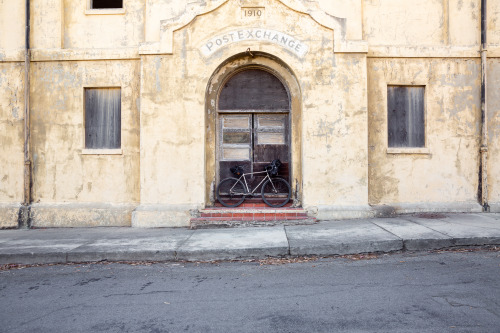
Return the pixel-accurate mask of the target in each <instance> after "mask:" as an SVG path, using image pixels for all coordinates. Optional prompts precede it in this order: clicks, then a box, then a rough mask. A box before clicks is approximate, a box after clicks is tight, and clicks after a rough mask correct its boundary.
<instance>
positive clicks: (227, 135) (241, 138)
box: [222, 132, 250, 144]
mask: <svg viewBox="0 0 500 333" xmlns="http://www.w3.org/2000/svg"><path fill="white" fill-rule="evenodd" d="M222 143H248V144H249V143H250V132H224V134H223V138H222Z"/></svg>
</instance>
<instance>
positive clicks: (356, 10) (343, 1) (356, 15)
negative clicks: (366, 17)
mask: <svg viewBox="0 0 500 333" xmlns="http://www.w3.org/2000/svg"><path fill="white" fill-rule="evenodd" d="M362 2H363V0H319V1H318V3H319V5H320V8H321V9H322V10H324V11H325V12H327V13H328V14H330V15H333V16H337V17H341V18H345V19H346V20H347V24H346V27H347V33H346V38H347V39H353V40H359V39H363V7H362V6H363V3H362Z"/></svg>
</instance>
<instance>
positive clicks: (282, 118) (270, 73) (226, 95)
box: [205, 52, 302, 206]
mask: <svg viewBox="0 0 500 333" xmlns="http://www.w3.org/2000/svg"><path fill="white" fill-rule="evenodd" d="M300 95H301V94H300V88H299V85H298V82H297V80H296V79H295V76H294V75H293V73H292V71H291V70H290V69H289V68H288V67H287V66H286V65H285V64H284V63H283V62H282V61H281V60H280V59H278V58H276V57H274V56H272V55H269V54H266V53H262V52H254V53H253V56H249V55H248V53H244V54H238V55H235V56H234V57H232V58H230V59H228V60H226V61H225V62H224V63H222V64H221V65H220V66H219V67H218V68H217V69H216V70H215V71H214V74H213V75H212V77H211V79H210V81H209V84H208V86H207V92H206V145H205V165H206V169H205V170H206V205H207V206H211V205H213V204H214V203H215V196H214V190H215V188H216V185H217V183H218V182H219V181H220V180H221V179H223V178H226V177H232V176H233V175H232V174H231V172H230V170H229V169H230V167H231V166H233V165H243V166H244V168H245V171H246V172H253V171H259V170H263V168H264V166H265V165H266V164H268V163H269V162H270V161H272V160H273V159H276V158H279V159H280V160H281V161H282V162H283V164H284V165H283V166H282V167H281V169H280V176H281V177H283V178H286V179H287V180H288V181H289V183H290V185H291V186H292V199H293V201H294V204H295V205H297V206H298V205H300V204H301V187H302V186H301V184H302V183H301V181H302V173H301V159H300V157H301V144H300V138H301V114H302V112H301V96H300ZM256 181H258V178H257V179H256ZM257 184H258V182H257V183H254V185H257Z"/></svg>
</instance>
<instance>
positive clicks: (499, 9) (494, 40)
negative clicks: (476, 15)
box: [487, 0, 500, 57]
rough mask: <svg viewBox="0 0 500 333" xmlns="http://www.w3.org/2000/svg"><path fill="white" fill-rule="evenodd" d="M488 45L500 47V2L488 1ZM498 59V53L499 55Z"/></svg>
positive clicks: (496, 0) (495, 0)
mask: <svg viewBox="0 0 500 333" xmlns="http://www.w3.org/2000/svg"><path fill="white" fill-rule="evenodd" d="M487 15H488V24H487V28H488V43H489V44H493V45H495V46H496V48H497V49H498V48H499V47H500V1H498V0H488V7H487ZM497 57H498V53H497Z"/></svg>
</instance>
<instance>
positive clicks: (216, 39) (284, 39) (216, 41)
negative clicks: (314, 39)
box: [200, 12, 308, 58]
mask: <svg viewBox="0 0 500 333" xmlns="http://www.w3.org/2000/svg"><path fill="white" fill-rule="evenodd" d="M242 13H243V12H242ZM245 40H257V41H267V42H270V43H274V44H278V45H280V46H282V47H285V48H287V49H288V50H290V51H292V52H293V53H295V54H296V55H297V56H298V57H300V58H302V57H304V56H305V55H306V53H307V51H308V46H307V44H303V43H301V42H300V41H299V40H297V39H295V38H294V37H293V36H290V35H287V34H286V33H283V32H281V31H276V30H271V29H263V28H248V29H242V30H233V31H227V32H226V33H224V34H221V35H218V36H213V37H212V38H210V39H209V40H206V41H205V43H204V44H202V46H201V47H200V51H201V52H202V54H203V55H204V56H205V57H208V56H210V55H212V54H213V53H214V52H216V51H217V50H219V49H220V48H222V47H225V46H226V45H230V44H232V43H237V42H239V41H245Z"/></svg>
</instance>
